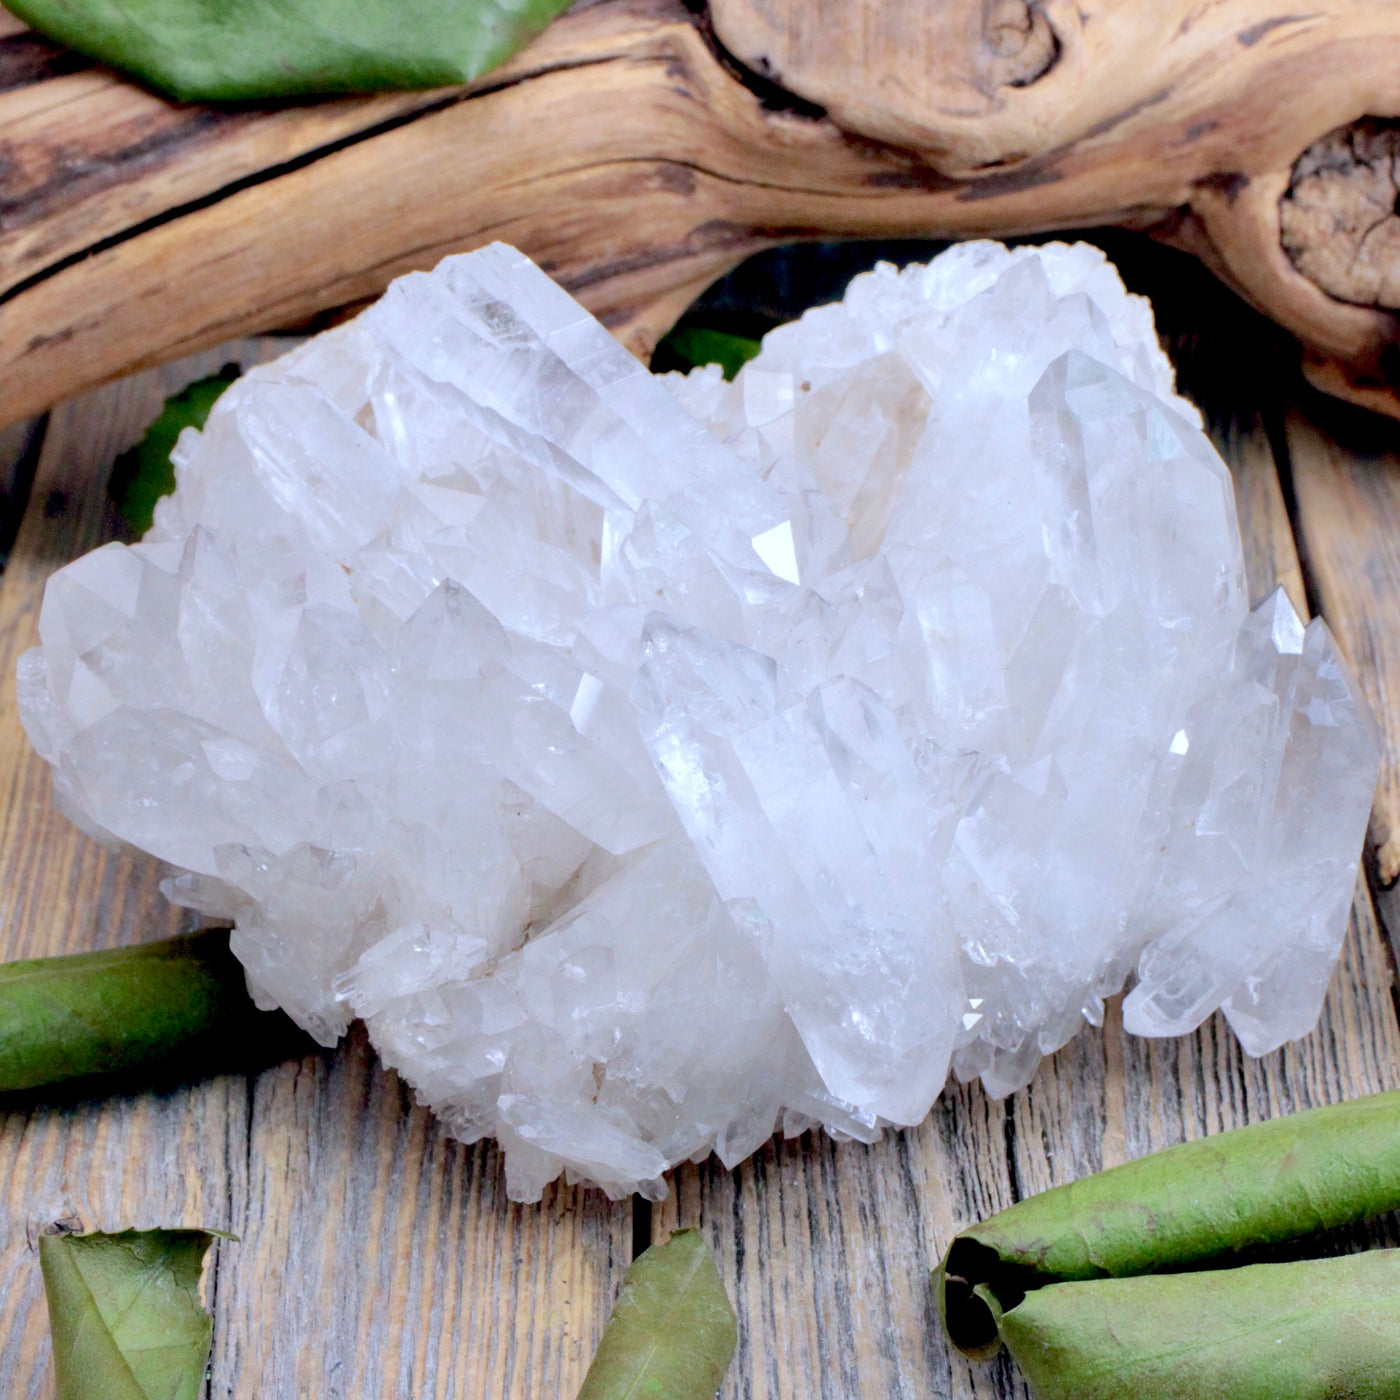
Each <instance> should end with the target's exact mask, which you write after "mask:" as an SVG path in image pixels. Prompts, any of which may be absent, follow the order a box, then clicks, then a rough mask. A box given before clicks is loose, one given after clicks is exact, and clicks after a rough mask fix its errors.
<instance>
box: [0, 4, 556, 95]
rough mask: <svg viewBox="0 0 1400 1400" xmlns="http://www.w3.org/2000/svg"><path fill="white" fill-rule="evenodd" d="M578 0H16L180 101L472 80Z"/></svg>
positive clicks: (37, 24) (35, 20) (52, 32)
mask: <svg viewBox="0 0 1400 1400" xmlns="http://www.w3.org/2000/svg"><path fill="white" fill-rule="evenodd" d="M567 4H568V0H238V3H237V4H233V3H224V4H210V3H209V0H12V3H10V4H9V7H8V8H10V9H11V10H13V11H14V13H15V14H17V15H18V16H19V17H20V18H21V19H23V20H24V21H26V23H28V24H32V25H33V26H34V28H35V29H38V30H41V31H42V32H43V33H45V34H47V35H49V36H50V37H51V38H54V39H57V40H59V41H60V42H61V43H64V44H67V45H69V46H70V47H71V48H74V49H77V50H78V51H79V52H80V53H86V54H91V55H92V57H94V58H98V59H101V60H102V61H103V62H105V63H110V64H111V65H112V66H113V67H114V68H120V69H122V70H123V71H125V72H127V73H131V74H133V75H134V76H135V77H137V78H140V79H141V80H142V81H144V82H146V83H148V84H149V85H150V86H151V87H153V88H156V89H157V90H158V91H160V92H163V93H166V94H168V95H169V96H171V97H174V98H176V99H177V100H178V101H182V102H191V101H205V102H219V101H229V100H244V99H258V98H275V97H300V96H306V95H309V94H313V93H327V92H375V91H381V90H384V89H390V88H431V87H441V86H443V85H446V84H450V83H464V82H468V81H470V80H471V79H472V78H475V77H478V76H479V75H480V74H482V73H484V72H486V71H487V70H488V69H491V68H494V67H496V65H497V64H499V63H502V62H504V60H505V59H507V58H509V57H510V55H511V54H513V53H514V52H515V51H516V50H517V49H518V48H520V47H522V46H523V45H524V44H525V43H527V42H528V41H529V40H530V39H532V38H533V37H534V36H535V35H536V34H538V33H539V31H540V30H541V29H543V28H544V26H545V25H546V24H548V23H549V21H550V20H551V19H553V18H554V16H555V15H557V14H558V13H559V12H560V11H561V10H563V9H564V8H565V7H566V5H567Z"/></svg>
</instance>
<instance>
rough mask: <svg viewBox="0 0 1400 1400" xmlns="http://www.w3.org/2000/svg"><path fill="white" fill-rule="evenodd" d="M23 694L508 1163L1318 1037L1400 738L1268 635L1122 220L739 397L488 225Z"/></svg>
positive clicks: (124, 827)
mask: <svg viewBox="0 0 1400 1400" xmlns="http://www.w3.org/2000/svg"><path fill="white" fill-rule="evenodd" d="M177 459H178V460H177V476H178V482H179V485H178V489H177V491H176V493H175V494H174V495H173V496H172V497H169V498H167V499H166V500H165V501H163V502H162V503H161V504H160V506H159V507H158V510H157V515H156V525H155V528H154V529H153V530H152V531H151V533H150V535H149V536H148V537H147V538H146V539H145V540H144V541H142V542H141V543H140V544H138V545H134V546H131V547H126V546H122V545H115V544H114V545H108V546H106V547H104V548H102V549H100V550H98V551H96V552H95V553H93V554H91V555H89V556H87V557H86V558H84V559H80V560H78V561H77V562H76V563H73V564H70V565H69V566H68V567H66V568H64V569H62V570H61V571H60V572H59V573H58V574H56V575H55V576H54V578H53V579H52V581H51V582H50V584H49V587H48V592H47V595H46V597H45V601H44V607H43V613H42V617H41V621H40V634H41V641H42V646H41V647H40V648H38V649H36V650H35V651H32V652H30V653H29V654H28V655H27V656H26V657H25V658H24V659H23V660H22V662H21V666H20V705H21V712H22V716H23V719H24V723H25V725H26V727H27V729H28V731H29V733H30V735H31V737H32V739H33V741H34V744H35V746H36V748H38V750H39V751H40V753H42V754H43V756H44V757H45V758H46V759H48V760H49V762H50V763H51V764H52V765H53V769H54V776H55V782H56V785H57V789H58V792H59V794H60V796H61V798H62V801H63V802H64V804H65V806H66V808H67V809H68V810H69V811H70V812H72V814H73V815H74V817H75V819H76V820H78V821H79V822H81V824H82V825H83V826H84V828H85V829H87V830H89V831H92V832H94V833H96V834H98V835H104V836H107V837H111V838H116V839H118V840H120V841H124V842H128V843H130V844H132V845H135V846H138V847H140V848H142V849H144V850H147V851H149V852H151V853H153V854H155V855H157V856H159V857H160V858H161V859H163V860H165V861H168V862H169V863H170V864H171V865H172V866H173V867H175V868H176V873H175V874H173V875H172V877H171V878H170V880H169V881H168V882H167V886H166V888H167V891H168V893H169V894H170V897H171V898H172V899H175V900H177V901H178V902H180V903H182V904H186V905H189V906H190V907H192V908H195V909H198V910H201V911H203V912H205V913H206V914H208V915H210V916H212V917H215V918H220V919H231V920H233V921H234V922H235V924H236V931H235V934H234V947H235V950H236V951H237V953H238V956H239V957H240V958H241V959H242V960H243V963H244V965H245V967H246V968H247V972H248V978H249V982H250V984H251V986H252V988H253V991H254V993H255V995H256V996H257V997H258V998H259V1000H260V1001H262V1002H263V1003H265V1004H277V1005H281V1006H283V1007H285V1008H286V1009H287V1010H288V1011H289V1012H290V1013H291V1014H292V1015H293V1016H294V1017H295V1018H296V1019H297V1020H298V1021H300V1022H301V1023H302V1024H303V1025H304V1026H306V1027H307V1028H308V1029H309V1030H311V1031H312V1032H313V1033H314V1034H315V1035H317V1036H318V1037H319V1038H320V1039H321V1040H323V1041H324V1042H326V1043H331V1042H333V1041H334V1040H335V1039H336V1038H337V1037H338V1036H339V1035H340V1034H341V1033H342V1032H343V1031H344V1029H345V1027H346V1026H347V1024H348V1022H349V1020H350V1018H351V1017H354V1016H358V1017H362V1018H363V1019H364V1020H365V1021H366V1023H367V1024H368V1026H369V1030H370V1034H371V1036H372V1037H373V1040H374V1042H375V1044H376V1046H377V1047H378V1049H379V1051H380V1053H381V1055H382V1056H383V1058H384V1059H385V1061H386V1062H387V1063H389V1064H390V1065H392V1066H394V1067H395V1068H397V1069H398V1070H399V1071H400V1072H401V1073H402V1074H403V1075H404V1077H405V1078H406V1079H408V1081H409V1082H410V1083H411V1084H412V1085H413V1086H414V1088H415V1090H416V1091H417V1093H418V1095H419V1096H420V1098H422V1099H423V1100H424V1101H425V1102H427V1103H428V1104H430V1105H431V1106H432V1107H433V1108H434V1109H435V1110H436V1111H437V1112H438V1113H439V1114H440V1115H441V1116H442V1118H443V1119H444V1121H445V1122H446V1123H447V1124H448V1126H449V1127H450V1129H451V1130H452V1131H453V1132H455V1133H457V1134H458V1135H460V1136H461V1137H463V1138H465V1139H468V1140H472V1139H475V1138H479V1137H482V1136H486V1135H490V1136H494V1137H496V1138H497V1139H499V1141H500V1142H501V1143H502V1145H503V1147H504V1149H505V1161H506V1172H507V1184H508V1188H509V1190H510V1192H511V1194H512V1195H513V1196H516V1197H518V1198H521V1199H534V1198H537V1197H538V1196H539V1194H540V1192H541V1191H542V1190H543V1189H544V1187H545V1185H546V1184H547V1183H548V1182H550V1181H551V1180H553V1179H554V1178H555V1177H557V1176H558V1175H559V1174H560V1173H561V1172H563V1173H564V1174H566V1176H567V1177H569V1178H570V1179H574V1180H580V1179H581V1180H587V1181H592V1182H596V1183H598V1184H599V1185H601V1186H602V1187H603V1188H604V1189H605V1190H607V1191H609V1192H611V1193H613V1194H618V1193H622V1192H627V1191H631V1190H634V1189H640V1190H642V1191H644V1192H647V1193H649V1194H652V1195H655V1194H657V1193H658V1192H660V1191H661V1190H663V1189H664V1187H663V1184H662V1174H663V1172H664V1171H665V1169H666V1168H667V1167H668V1166H669V1165H671V1164H674V1163H676V1162H679V1161H682V1160H684V1159H687V1158H697V1157H701V1156H704V1155H706V1154H708V1153H710V1152H712V1151H713V1152H717V1153H718V1154H719V1156H720V1157H721V1158H722V1159H723V1161H724V1162H725V1163H727V1164H731V1165H732V1164H733V1163H735V1162H738V1161H739V1160H741V1159H742V1158H743V1157H744V1156H746V1155H747V1154H748V1153H750V1152H752V1151H753V1150H754V1149H755V1148H756V1147H757V1146H758V1145H759V1144H760V1143H762V1142H763V1141H764V1140H765V1139H766V1138H767V1137H768V1135H769V1134H771V1133H772V1132H773V1131H774V1129H775V1127H777V1128H781V1129H782V1130H784V1131H787V1132H800V1131H802V1130H804V1129H805V1128H807V1127H809V1126H811V1125H813V1124H818V1123H820V1124H824V1125H825V1126H826V1127H827V1129H828V1130H829V1131H831V1132H832V1133H834V1134H837V1135H839V1136H845V1137H855V1138H860V1139H863V1140H866V1141H869V1140H873V1138H875V1137H876V1136H878V1134H879V1133H880V1131H881V1130H882V1128H883V1127H884V1126H886V1125H888V1124H891V1123H897V1124H907V1123H914V1122H917V1121H918V1120H919V1119H920V1118H922V1117H923V1116H924V1114H925V1113H926V1112H927V1111H928V1108H929V1106H930V1104H931V1103H932V1101H933V1099H934V1098H935V1096H936V1095H937V1094H938V1092H939V1091H940V1089H941V1088H942V1086H943V1084H944V1082H945V1079H946V1077H947V1074H948V1072H949V1068H950V1066H951V1067H952V1069H953V1070H954V1071H955V1072H956V1073H957V1074H959V1075H960V1076H962V1077H964V1078H970V1077H973V1076H981V1077H982V1079H983V1080H984V1082H985V1083H986V1085H987V1086H988V1088H989V1089H991V1090H992V1091H993V1092H996V1093H1005V1092H1008V1091H1010V1090H1013V1089H1015V1088H1017V1087H1018V1086H1019V1085H1021V1084H1024V1083H1025V1082H1026V1081H1027V1079H1028V1078H1029V1077H1030V1075H1031V1074H1032V1073H1033V1071H1034V1069H1035V1066H1036V1064H1037V1062H1038V1061H1039V1059H1040V1057H1041V1056H1042V1055H1044V1054H1047V1053H1049V1052H1050V1051H1053V1050H1054V1049H1056V1048H1057V1047H1058V1046H1059V1045H1061V1044H1063V1043H1064V1041H1065V1040H1066V1039H1068V1038H1069V1037H1070V1036H1071V1035H1072V1034H1073V1033H1074V1032H1075V1030H1076V1028H1077V1027H1079V1026H1080V1025H1081V1024H1082V1023H1083V1021H1084V1019H1085V1018H1086V1017H1087V1018H1089V1019H1091V1020H1092V1019H1095V1018H1097V1016H1098V1015H1099V1014H1100V1011H1101V1008H1102V999H1103V997H1104V996H1106V995H1108V994H1111V993H1113V992H1116V991H1117V990H1118V989H1119V988H1121V987H1122V986H1123V985H1124V983H1125V980H1126V979H1128V978H1129V977H1130V974H1132V972H1133V971H1134V969H1136V972H1137V980H1136V985H1135V986H1134V988H1133V990H1132V991H1131V993H1130V995H1129V996H1128V998H1127V1001H1126V1003H1125V1008H1124V1017H1125V1021H1126V1023H1127V1025H1128V1026H1129V1028H1130V1029H1132V1030H1135V1031H1138V1032H1140V1033H1142V1034H1149V1035H1160V1034H1176V1033H1180V1032H1182V1031H1186V1030H1188V1029H1190V1028H1191V1027H1193V1026H1195V1025H1197V1024H1199V1022H1200V1021H1201V1020H1202V1019H1203V1018H1204V1017H1206V1016H1208V1015H1209V1014H1211V1013H1212V1012H1213V1011H1214V1010H1216V1009H1217V1008H1223V1010H1224V1012H1225V1014H1226V1016H1227V1017H1229V1019H1230V1021H1231V1023H1232V1024H1233V1025H1234V1027H1235V1029H1236V1031H1237V1032H1238V1034H1239V1036H1240V1038H1241V1040H1242V1042H1243V1043H1244V1045H1245V1047H1246V1048H1247V1049H1248V1050H1250V1051H1251V1052H1254V1053H1260V1052H1262V1051H1265V1050H1268V1049H1270V1048H1271V1047H1273V1046H1275V1045H1277V1044H1279V1043H1280V1042H1281V1041H1283V1040H1284V1039H1287V1038H1289V1037H1293V1036H1297V1035H1300V1034H1302V1033H1303V1032H1305V1031H1306V1030H1307V1029H1308V1027H1309V1026H1310V1025H1311V1024H1312V1023H1313V1021H1314V1020H1315V1018H1316V1015H1317V1012H1318V1008H1319V1005H1320V1002H1321V998H1322V995H1323V992H1324V990H1325V988H1326V984H1327V979H1328V976H1329V974H1330V970H1331V966H1332V963H1333V961H1334V959H1335V957H1336V954H1337V950H1338V947H1339V945H1340V940H1341V937H1342V933H1343V930H1344V928H1345V923H1346V916H1347V908H1348V905H1349V902H1350V898H1351V893H1352V885H1353V882H1354V879H1355V874H1356V866H1357V858H1358V853H1359V850H1360V846H1361V840H1362V834H1363V830H1364V826H1365V822H1366V817H1367V812H1368V810H1369V805H1370V799H1371V795H1372V791H1373V788H1374V785H1375V781H1376V775H1377V769H1378V763H1379V754H1378V746H1377V741H1376V737H1375V734H1374V733H1373V730H1372V727H1371V723H1370V720H1369V717H1368V716H1367V714H1366V711H1365V706H1364V704H1363V702H1362V701H1361V699H1360V697H1359V695H1358V692H1357V687H1356V683H1355V681H1354V679H1353V678H1352V676H1351V674H1350V672H1349V671H1348V670H1347V667H1346V665H1345V663H1344V661H1343V660H1342V658H1341V657H1340V655H1339V654H1338V652H1337V648H1336V646H1335V644H1334V642H1333V641H1332V638H1331V636H1330V635H1329V633H1328V632H1327V629H1326V627H1325V626H1324V625H1323V624H1322V623H1321V622H1319V621H1314V622H1311V623H1309V624H1308V626H1307V627H1306V628H1304V627H1303V625H1302V624H1301V622H1300V621H1299V619H1298V618H1297V616H1296V615H1295V614H1294V612H1293V610H1292V608H1291V607H1290V606H1289V604H1288V601H1287V599H1286V598H1285V597H1284V596H1283V594H1282V593H1281V592H1280V593H1277V594H1275V595H1274V596H1273V597H1272V598H1270V599H1269V600H1268V601H1266V602H1265V603H1264V604H1263V605H1262V606H1261V607H1260V608H1259V609H1257V610H1256V611H1255V612H1253V613H1249V612H1248V609H1247V604H1246V598H1245V592H1244V581H1243V566H1242V558H1241V547H1240V538H1239V531H1238V528H1237V525H1236V522H1235V514H1234V497H1233V494H1232V490H1231V485H1230V480H1229V476H1228V473H1227V472H1226V470H1225V468H1224V466H1223V465H1222V463H1221V462H1220V459H1219V458H1218V457H1217V456H1216V454H1215V452H1214V451H1213V450H1212V449H1211V447H1210V445H1209V443H1208V441H1207V440H1206V438H1205V437H1204V436H1203V435H1202V433H1201V431H1200V427H1199V420H1198V419H1197V417H1196V415H1195V413H1194V411H1193V410H1192V409H1191V408H1190V407H1189V405H1187V404H1185V403H1184V402H1183V401H1182V400H1180V399H1178V398H1176V397H1175V395H1174V394H1173V391H1172V381H1171V372H1170V369H1169V366H1168V365H1167V363H1166V361H1165V360H1164V358H1163V356H1162V355H1161V353H1160V351H1159V350H1158V348H1157V344H1156V341H1155V338H1154V336H1153V330H1152V324H1151V318H1150V315H1149V312H1148V309H1147V306H1146V304H1145V303H1144V302H1142V301H1140V300H1139V299H1137V298H1134V297H1130V296H1128V295H1127V294H1126V293H1125V292H1124V291H1123V289H1122V287H1121V285H1120V283H1119V282H1118V280H1117V277H1116V275H1115V274H1114V272H1113V270H1112V269H1111V268H1110V267H1109V266H1108V264H1107V263H1106V262H1105V261H1104V260H1103V258H1102V256H1101V255H1100V254H1098V253H1097V252H1095V251H1094V250H1092V249H1087V248H1083V247H1065V246H1062V245H1050V246H1047V247H1043V248H1038V249H1021V250H1019V251H1017V252H1014V253H1013V252H1008V251H1007V250H1005V249H1003V248H1000V247H998V246H996V245H992V244H968V245H964V246H961V247H958V248H955V249H954V250H952V251H951V252H949V253H947V254H945V255H944V256H943V257H941V258H939V259H938V260H937V261H936V262H934V263H932V264H930V265H929V266H927V267H911V268H907V269H905V270H904V271H903V272H898V273H897V272H895V270H894V269H892V268H889V267H881V268H879V269H877V271H875V272H874V273H871V274H869V275H866V276H864V277H860V278H857V279H856V281H855V282H854V283H853V284H852V286H851V289H850V292H849V293H848V295H847V297H846V299H845V301H844V302H843V303H842V304H839V305H835V306H830V307H824V308H821V309H819V310H817V311H813V312H810V313H809V314H808V315H806V316H805V317H803V319H802V320H801V321H800V322H797V323H794V324H793V325H790V326H787V327H784V328H782V329H780V330H778V331H775V332H774V333H772V334H771V335H770V336H769V337H768V339H767V341H766V342H765V344H764V348H763V351H762V353H761V354H760V355H759V357H758V358H757V359H756V360H754V361H753V362H751V363H750V364H749V365H748V366H746V367H745V368H744V369H743V371H742V372H741V373H740V374H739V376H738V378H737V379H736V381H735V382H734V383H733V384H725V383H724V382H723V381H722V380H721V379H720V377H719V374H718V371H716V370H713V369H706V370H701V371H698V372H696V373H694V374H692V375H690V376H689V377H688V378H679V377H676V376H670V377H666V378H656V377H653V376H652V375H651V374H649V373H648V372H647V371H646V370H644V369H643V368H642V367H641V366H640V365H639V364H638V363H637V362H636V361H635V360H634V359H633V358H632V357H631V356H630V355H629V354H628V353H627V352H626V351H625V350H623V349H622V347H621V346H620V345H619V344H618V343H617V342H616V341H615V340H614V339H613V338H612V337H611V336H610V335H609V334H608V333H607V331H605V330H604V329H603V328H602V327H601V326H599V325H598V324H597V322H595V321H594V320H593V319H592V318H591V317H590V316H588V315H587V314H586V313H585V312H584V311H583V310H582V309H581V308H580V307H579V306H578V305H577V304H576V303H574V302H573V301H572V300H571V299H570V298H569V297H568V296H567V295H566V294H565V293H564V292H562V291H561V290H560V289H559V288H557V287H556V286H554V285H553V284H552V283H551V282H550V281H549V279H548V278H546V277H545V276H544V275H543V274H542V273H540V272H539V271H538V270H537V269H536V268H534V267H533V265H532V264H530V263H529V262H528V261H527V260H526V259H524V258H522V257H521V256H520V255H519V254H517V253H515V252H513V251H512V250H510V249H508V248H505V247H502V246H499V245H497V246H495V247H492V248H488V249H485V250H483V251H481V252H479V253H474V254H470V255H468V256H466V257H461V258H453V259H449V260H448V261H447V262H445V263H443V264H442V265H441V266H440V267H439V268H438V269H437V271H436V272H434V273H431V274H414V275H412V276H409V277H406V278H404V279H402V280H401V281H400V282H398V283H396V284H395V285H394V286H393V287H392V288H391V289H390V291H389V292H388V294H387V295H386V296H385V297H384V299H383V300H382V301H381V302H380V303H379V304H378V305H376V306H375V307H373V308H372V309H371V310H370V311H368V312H366V313H365V314H364V315H363V316H361V317H360V318H359V319H358V320H356V321H354V322H353V323H351V324H349V325H346V326H344V327H342V328H340V329H337V330H335V331H332V332H330V333H328V334H326V335H323V336H320V337H318V338H317V339H315V340H313V341H311V342H309V343H308V344H307V345H305V346H304V347H302V348H301V349H299V350H297V351H295V352H293V353H292V354H290V355H288V356H286V357H284V358H283V359H282V360H280V361H278V362H276V363H275V364H272V365H268V366H264V367H262V368H260V369H257V370H254V371H253V372H252V373H250V374H249V375H248V376H247V377H246V378H245V379H244V380H242V381H240V382H239V383H238V384H237V385H235V386H234V387H233V388H231V389H230V390H229V391H228V392H227V394H226V395H225V396H224V398H223V399H222V400H221V401H220V403H219V404H218V406H217V407H216V408H215V410H214V412H213V413H212V415H211V416H210V419H209V422H208V426H207V427H206V428H205V430H204V431H203V433H192V432H191V433H188V434H187V435H186V436H184V437H183V438H182V439H181V443H180V446H179V449H178V453H177Z"/></svg>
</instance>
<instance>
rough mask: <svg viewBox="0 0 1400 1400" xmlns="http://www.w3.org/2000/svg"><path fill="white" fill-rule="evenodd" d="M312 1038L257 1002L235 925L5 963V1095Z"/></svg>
mask: <svg viewBox="0 0 1400 1400" xmlns="http://www.w3.org/2000/svg"><path fill="white" fill-rule="evenodd" d="M308 1046H309V1042H308V1041H307V1040H306V1038H305V1037H304V1036H303V1035H302V1034H301V1032H299V1031H298V1030H296V1028H295V1027H294V1026H293V1025H292V1023H291V1022H290V1021H289V1020H288V1019H287V1018H286V1017H285V1016H283V1015H282V1014H281V1013H280V1012H271V1013H269V1012H264V1011H259V1010H258V1009H257V1007H256V1006H254V1005H253V1002H252V1000H251V998H250V997H249V996H248V989H247V983H246V981H245V979H244V976H243V968H242V966H241V965H240V964H239V962H238V959H237V958H235V957H234V956H233V954H232V953H231V952H230V951H229V945H228V930H227V929H206V930H204V931H202V932H200V933H191V934H185V935H182V936H181V937H178V938H167V939H162V940H160V941H159V942H154V943H142V944H138V945H137V946H136V947H133V948H113V949H110V950H108V951H105V952H100V953H75V954H72V955H70V956H68V957H61V958H35V959H31V960H29V961H26V962H12V963H0V1093H15V1092H20V1091H25V1090H34V1089H38V1088H40V1087H43V1086H46V1085H51V1084H57V1083H62V1082H63V1081H70V1080H71V1081H79V1080H81V1081H92V1080H100V1081H103V1082H104V1083H105V1082H109V1081H111V1082H121V1083H128V1082H132V1081H134V1082H135V1083H136V1084H138V1085H140V1084H145V1083H147V1082H149V1081H151V1080H158V1079H163V1078H172V1077H174V1078H179V1079H191V1078H196V1077H198V1076H200V1075H204V1074H210V1073H217V1072H221V1071H231V1070H250V1069H256V1068H261V1067H262V1066H263V1065H266V1064H270V1063H272V1062H273V1061H274V1060H276V1059H279V1058H285V1057H286V1056H287V1055H290V1054H301V1053H304V1051H305V1050H306V1048H308Z"/></svg>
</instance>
